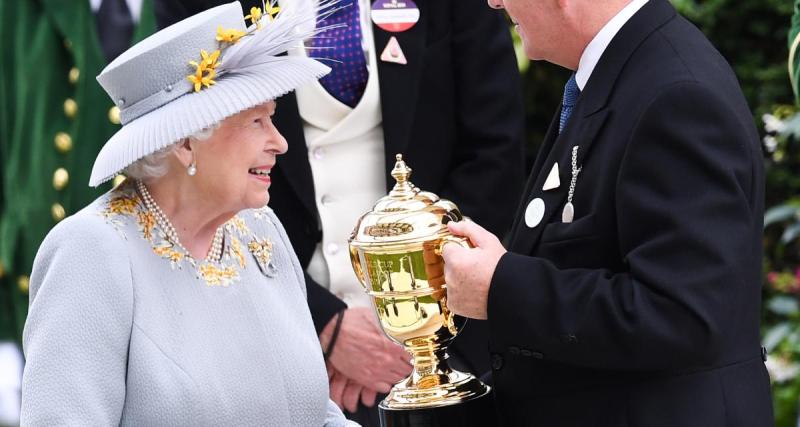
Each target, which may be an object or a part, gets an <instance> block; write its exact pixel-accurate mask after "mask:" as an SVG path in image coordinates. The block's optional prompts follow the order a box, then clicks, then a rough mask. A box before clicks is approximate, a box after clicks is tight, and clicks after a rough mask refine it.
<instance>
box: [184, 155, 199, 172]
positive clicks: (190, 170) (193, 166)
mask: <svg viewBox="0 0 800 427" xmlns="http://www.w3.org/2000/svg"><path fill="white" fill-rule="evenodd" d="M186 173H188V174H189V176H195V175H197V164H196V163H195V161H194V155H192V164H191V165H189V167H188V168H186Z"/></svg>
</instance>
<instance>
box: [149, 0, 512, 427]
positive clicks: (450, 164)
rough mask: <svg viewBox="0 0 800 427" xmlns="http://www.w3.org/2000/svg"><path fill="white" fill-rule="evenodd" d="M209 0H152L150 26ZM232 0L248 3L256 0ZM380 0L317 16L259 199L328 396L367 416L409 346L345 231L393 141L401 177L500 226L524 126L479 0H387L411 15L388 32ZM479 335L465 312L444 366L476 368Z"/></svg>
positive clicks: (501, 47) (505, 52)
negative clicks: (315, 35)
mask: <svg viewBox="0 0 800 427" xmlns="http://www.w3.org/2000/svg"><path fill="white" fill-rule="evenodd" d="M305 1H310V0H282V1H281V2H280V3H279V4H280V7H281V8H290V7H293V6H295V5H297V4H299V3H301V2H305ZM217 3H222V1H220V0H158V1H157V2H156V15H157V17H158V18H159V25H160V26H162V27H163V26H164V25H166V24H168V23H171V22H174V21H176V20H178V19H180V18H181V17H183V16H186V14H188V13H196V12H197V11H199V10H195V9H196V8H198V7H199V8H205V7H211V6H213V5H214V4H217ZM242 3H243V5H244V6H245V10H249V8H250V7H251V6H253V3H257V4H260V3H261V2H260V0H258V1H257V2H254V1H252V0H251V1H242ZM381 3H388V2H374V1H373V0H341V1H340V3H339V4H338V5H337V6H338V7H340V8H341V9H340V11H339V12H337V13H336V14H334V15H333V16H331V17H329V18H328V19H326V20H325V21H324V22H323V23H322V24H323V25H342V24H343V25H345V28H343V29H338V30H335V31H330V32H328V33H324V34H323V36H324V37H323V38H319V39H317V40H314V41H309V42H308V43H307V47H309V48H310V50H309V52H310V54H311V55H315V56H317V57H321V58H329V59H334V60H336V61H329V62H326V64H328V65H330V66H331V67H332V68H333V71H332V72H331V74H330V75H329V76H327V77H326V78H324V79H322V81H321V82H320V83H314V84H311V85H308V86H307V87H303V88H300V89H299V90H298V91H297V92H296V93H292V94H290V95H287V96H285V97H283V98H280V99H279V100H278V101H277V104H278V108H277V110H276V114H275V116H274V117H273V122H274V123H275V125H276V126H277V127H278V129H280V130H281V132H282V133H283V135H284V136H285V137H286V139H287V141H288V142H289V151H288V152H287V154H285V155H283V156H282V157H281V162H280V165H278V166H277V167H276V168H275V169H273V171H272V173H271V178H272V186H271V187H270V194H271V199H270V207H272V208H273V209H274V210H275V212H276V213H277V215H278V216H279V217H280V218H281V221H282V222H283V225H284V226H285V227H286V231H287V233H288V235H289V237H290V239H291V242H292V245H293V246H294V249H295V251H296V252H297V255H298V258H299V260H300V263H301V264H302V265H303V267H304V268H305V269H306V272H307V275H306V283H307V289H308V303H309V306H310V309H311V314H312V317H313V318H314V323H315V325H316V327H317V332H318V333H319V335H320V341H321V345H322V348H323V350H324V351H325V353H326V355H327V356H328V357H327V362H328V367H329V370H330V372H331V373H332V374H333V375H332V379H331V397H332V398H333V399H334V400H335V401H336V402H337V403H339V404H340V405H341V406H342V407H343V409H345V410H346V415H348V417H350V418H351V419H354V420H356V421H358V422H360V423H361V424H363V425H374V426H377V425H378V420H377V412H376V411H375V410H374V408H373V409H372V410H367V408H365V405H368V406H373V405H374V404H375V401H376V393H375V392H376V391H379V392H386V391H388V390H389V387H390V386H391V385H392V384H393V383H394V382H396V381H399V380H400V379H401V378H403V377H405V376H406V375H407V374H408V373H410V366H409V364H408V360H409V356H408V354H407V353H406V352H405V351H404V350H402V348H401V347H399V346H398V345H396V344H394V343H392V342H391V341H389V340H388V339H387V338H386V337H385V335H384V333H383V332H382V330H380V328H379V327H378V326H377V323H376V320H375V314H374V309H373V308H372V307H371V303H370V300H369V297H368V296H367V294H366V292H365V291H364V289H363V287H362V286H361V285H360V284H359V283H358V281H357V279H356V277H355V275H354V273H353V271H352V267H351V264H350V260H349V253H348V250H347V238H348V237H349V235H350V232H351V231H352V229H353V227H354V226H355V224H356V222H357V219H358V218H359V217H360V216H361V215H362V214H364V213H366V212H367V211H369V210H371V208H372V206H373V204H374V203H375V202H376V201H377V200H378V199H379V198H380V197H382V196H384V195H385V194H386V193H387V192H388V190H389V189H391V187H392V186H393V185H394V182H393V179H392V178H391V176H390V175H389V172H390V171H391V169H392V167H393V166H394V164H395V154H397V153H402V154H403V158H404V159H405V160H406V161H407V162H408V164H409V165H410V166H411V167H412V168H413V169H414V173H413V176H412V180H413V182H414V184H415V185H417V186H418V187H420V188H422V189H424V190H426V191H431V192H434V193H437V194H438V195H439V196H441V197H443V198H447V199H450V200H453V201H455V202H456V203H458V205H459V208H460V209H461V211H462V212H463V213H464V214H465V215H468V216H470V217H472V218H473V219H475V220H476V221H479V222H481V223H482V224H485V225H486V227H487V228H488V229H490V230H492V232H494V233H497V234H499V235H502V234H504V233H506V232H507V231H508V230H509V229H510V227H511V222H512V219H513V210H514V206H515V204H516V201H517V197H518V195H519V191H521V189H522V179H523V178H522V176H523V172H522V171H523V147H522V135H523V128H524V123H523V120H524V119H523V107H522V99H521V88H520V79H519V72H518V70H517V67H516V60H515V57H514V51H513V46H512V43H511V37H510V34H509V31H508V26H507V22H506V20H505V19H504V17H503V16H502V14H501V13H500V12H498V11H494V10H491V9H489V8H487V7H486V4H485V3H484V1H483V0H416V1H415V2H413V3H411V2H401V3H405V4H407V5H408V4H415V5H416V7H417V8H418V10H419V21H418V22H416V24H414V25H413V26H412V27H411V28H410V29H408V30H406V31H401V32H392V31H390V30H387V29H384V28H382V27H381V26H378V25H376V24H375V23H374V21H373V20H372V19H371V16H370V15H371V11H372V9H373V8H374V7H376V5H379V4H381ZM395 42H396V45H395V44H394V43H395ZM392 46H395V49H392ZM339 316H342V320H341V325H340V329H339V332H338V337H337V338H336V339H335V340H333V339H332V336H333V334H334V331H335V330H336V323H337V320H338V318H339ZM487 339H488V338H487V332H486V325H485V323H484V322H479V321H471V322H469V324H468V325H467V326H466V327H465V328H464V330H463V331H462V332H461V333H460V334H459V336H458V338H457V339H456V340H455V341H454V342H453V344H452V345H451V346H450V347H449V350H450V355H451V360H450V362H451V366H453V367H454V368H456V369H460V370H464V371H470V372H472V373H474V374H477V375H481V374H484V373H486V372H488V371H489V358H488V355H487V353H486V342H487ZM359 402H360V404H359Z"/></svg>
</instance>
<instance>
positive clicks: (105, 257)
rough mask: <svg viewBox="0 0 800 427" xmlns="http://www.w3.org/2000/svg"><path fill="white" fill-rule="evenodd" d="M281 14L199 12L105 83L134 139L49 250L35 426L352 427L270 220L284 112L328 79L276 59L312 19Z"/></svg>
mask: <svg viewBox="0 0 800 427" xmlns="http://www.w3.org/2000/svg"><path fill="white" fill-rule="evenodd" d="M329 6H330V4H329V3H328V4H327V6H322V7H329ZM275 9H276V8H274V7H271V6H268V7H267V10H266V11H261V10H260V9H253V10H251V11H250V14H249V15H248V16H247V18H248V19H250V20H251V21H252V23H253V24H252V25H251V26H250V27H245V26H244V20H243V19H242V18H243V13H242V10H241V6H239V3H237V2H234V3H231V4H228V5H224V6H220V7H217V8H214V9H211V10H209V11H206V12H203V13H201V14H198V15H195V16H193V17H191V18H189V19H187V20H185V21H182V22H180V23H178V24H175V25H174V26H172V27H169V28H167V29H164V30H163V31H161V32H159V33H157V34H155V35H154V36H152V37H151V38H149V39H147V40H144V41H142V42H141V43H140V44H138V45H136V46H134V47H133V48H131V49H130V50H129V51H128V52H126V53H124V54H123V55H121V56H120V57H119V58H118V59H117V60H115V61H114V62H113V63H112V64H110V65H109V66H108V67H107V68H106V69H105V70H104V71H103V73H102V74H101V75H100V76H99V77H98V80H99V81H100V83H101V84H102V85H103V87H104V89H105V90H106V91H107V92H108V93H109V95H110V96H111V97H112V99H113V100H114V102H115V103H116V104H117V105H118V106H120V108H121V115H122V119H123V124H124V126H123V128H122V129H121V130H120V131H119V132H118V133H117V134H116V135H114V137H113V138H112V139H111V140H110V141H109V142H108V143H107V144H106V146H105V147H104V148H103V150H102V151H101V153H100V155H99V156H98V158H97V160H96V162H95V167H94V169H93V171H92V178H91V182H90V184H91V185H95V186H96V185H99V184H100V183H102V182H104V181H106V180H108V179H110V178H112V177H113V176H115V175H116V174H118V173H120V172H124V173H125V174H126V175H127V176H128V179H127V180H126V181H125V182H124V183H122V184H120V185H118V186H117V187H116V188H114V189H113V190H111V191H110V192H109V193H107V194H105V195H104V196H102V197H100V198H99V199H97V200H96V201H95V202H94V203H92V204H91V205H90V206H88V207H86V208H85V209H83V210H82V211H80V212H78V213H77V214H75V215H73V216H72V217H70V218H68V219H66V220H64V221H63V222H62V223H60V224H59V225H58V226H57V227H55V228H54V229H53V230H52V232H51V233H50V234H49V235H48V236H47V238H46V239H45V241H44V243H42V246H41V248H40V249H39V253H38V255H37V257H36V262H35V265H34V272H33V276H32V278H31V287H30V291H31V292H30V314H29V317H28V322H27V324H26V326H25V332H24V350H25V355H26V357H27V365H26V367H25V373H24V378H23V404H22V406H23V407H22V424H23V425H37V426H38V425H106V426H107V425H136V426H155V425H170V426H173V425H192V426H205V425H214V426H222V425H262V426H263V425H275V426H290V425H292V426H322V425H326V426H339V425H348V421H346V420H345V419H344V417H343V416H342V414H341V412H340V411H339V409H338V408H337V407H336V405H335V404H334V403H332V402H331V401H330V400H329V399H328V381H327V375H326V371H325V366H324V363H323V360H322V355H321V352H320V345H319V342H318V340H317V336H316V334H315V332H314V328H313V325H312V322H311V317H310V315H309V312H308V308H307V305H306V302H305V286H304V282H303V274H302V271H301V269H300V267H299V265H298V262H297V260H296V259H295V256H294V252H293V251H292V248H291V247H290V245H289V241H288V239H287V238H286V234H285V233H284V230H283V228H282V227H281V224H280V222H279V220H278V219H277V218H276V217H275V215H274V214H273V213H272V211H271V210H270V209H269V208H268V207H265V206H266V204H267V202H268V200H269V186H270V176H269V175H270V170H271V168H272V167H273V166H274V165H275V161H276V157H277V156H278V155H279V154H282V153H284V152H285V151H286V149H287V144H286V141H285V140H284V138H283V137H282V136H281V134H280V133H279V132H278V130H277V129H276V128H275V127H274V126H273V125H272V122H271V118H270V117H271V116H272V114H273V113H274V112H275V107H276V106H275V102H274V101H273V99H275V98H276V97H278V96H280V95H282V94H283V93H286V92H287V91H289V90H292V89H294V88H295V87H297V86H298V85H300V84H303V83H305V82H308V81H312V80H313V79H316V78H319V77H320V76H322V75H324V74H325V73H326V72H327V71H328V68H327V67H325V66H324V65H322V64H320V63H318V62H316V61H314V60H312V59H308V58H295V57H288V56H281V55H280V53H282V51H284V50H285V47H287V46H289V45H291V44H294V43H295V42H297V41H298V40H299V39H302V38H304V37H307V36H309V34H308V33H305V34H303V33H302V32H301V31H296V29H295V28H296V27H297V26H298V24H301V23H304V24H307V22H305V21H307V20H308V19H314V15H315V12H316V11H309V12H310V13H302V11H296V13H294V14H284V13H283V12H279V13H277V16H273V15H274V13H275V12H276V10H275ZM323 13H324V12H323ZM307 16H310V18H307ZM306 27H307V25H306ZM311 27H313V25H312V26H311ZM190 61H191V63H190Z"/></svg>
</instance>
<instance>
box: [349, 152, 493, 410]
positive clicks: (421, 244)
mask: <svg viewBox="0 0 800 427" xmlns="http://www.w3.org/2000/svg"><path fill="white" fill-rule="evenodd" d="M410 175H411V169H410V168H409V167H408V166H406V164H405V162H404V161H403V158H402V155H400V154H398V155H397V163H396V164H395V167H394V169H393V170H392V176H393V177H394V178H395V180H396V181H397V183H396V185H395V186H394V188H393V189H392V191H391V192H389V194H388V195H387V196H385V197H383V198H381V199H380V200H378V202H377V203H376V204H375V206H374V207H373V209H372V211H370V212H368V213H366V214H365V215H363V216H362V217H361V218H360V219H359V221H358V223H357V225H356V227H355V229H354V230H353V233H352V235H351V236H350V240H349V243H350V259H351V261H352V264H353V270H354V271H355V273H356V276H358V279H359V281H360V282H361V284H362V285H363V286H364V287H365V289H366V291H367V293H368V294H369V295H370V297H371V299H372V303H373V306H374V308H375V311H376V313H377V315H378V319H379V321H380V324H381V327H382V328H383V331H384V332H385V333H386V335H387V336H389V338H390V339H392V340H393V341H395V342H397V343H398V344H400V345H402V346H404V347H405V349H406V350H407V351H408V352H409V353H411V355H412V357H413V371H412V373H411V375H410V376H409V377H408V378H406V379H404V380H403V381H401V382H399V383H397V384H396V385H395V386H394V387H393V388H392V390H391V391H390V392H389V395H388V396H387V397H386V399H384V400H383V401H382V402H381V403H380V408H381V409H382V410H407V409H422V408H436V407H442V406H449V405H456V404H460V403H464V402H466V401H469V400H470V399H475V398H478V397H482V396H486V395H487V394H488V393H489V391H490V388H489V387H488V386H487V385H485V384H483V383H482V382H481V381H480V380H478V379H477V378H475V377H474V376H473V375H472V374H469V373H463V372H459V371H456V370H453V369H451V368H450V367H449V366H448V364H447V358H448V356H447V346H448V344H449V343H450V342H451V341H452V340H453V339H454V338H455V337H456V335H458V332H459V331H460V330H461V329H462V328H463V327H464V325H465V323H466V319H465V318H463V317H460V316H457V315H454V314H453V313H452V312H451V311H450V310H448V308H447V285H446V284H445V280H444V261H443V260H442V257H441V251H442V248H443V247H444V245H445V244H448V243H456V244H460V245H464V246H469V245H470V243H469V241H468V240H466V239H464V238H460V237H456V236H453V235H452V234H450V232H449V231H448V229H447V225H446V224H447V223H448V222H449V221H459V220H461V219H462V215H461V212H460V211H459V209H458V207H457V206H456V205H455V204H454V203H452V202H450V201H449V200H444V199H440V198H439V197H438V196H436V195H435V194H433V193H429V192H425V191H421V190H420V189H419V188H416V187H415V186H414V185H413V184H412V183H411V182H410V181H409V180H408V179H409V177H410Z"/></svg>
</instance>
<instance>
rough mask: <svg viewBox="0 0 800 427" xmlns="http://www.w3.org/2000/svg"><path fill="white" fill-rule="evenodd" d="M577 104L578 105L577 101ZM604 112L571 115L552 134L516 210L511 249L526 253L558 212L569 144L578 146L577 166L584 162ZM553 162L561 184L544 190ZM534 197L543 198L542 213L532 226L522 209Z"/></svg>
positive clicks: (564, 189)
mask: <svg viewBox="0 0 800 427" xmlns="http://www.w3.org/2000/svg"><path fill="white" fill-rule="evenodd" d="M578 106H580V101H579V105H578ZM577 112H578V108H577V107H576V113H577ZM607 116H608V111H607V110H605V109H604V110H601V111H598V112H596V113H594V114H591V115H589V116H587V117H584V118H582V119H580V120H578V119H579V117H573V120H575V121H574V122H573V123H570V124H569V125H567V127H566V128H565V129H564V132H563V133H562V134H561V135H559V136H558V137H557V138H555V142H554V144H553V148H552V149H551V150H550V153H549V154H548V155H547V158H546V159H545V160H544V161H543V162H542V164H540V165H539V168H538V169H536V170H537V171H538V173H537V174H536V178H535V179H534V180H533V184H532V186H530V187H529V189H528V192H526V193H525V194H527V198H526V199H525V203H524V204H523V205H522V207H521V208H520V212H519V213H518V215H519V216H518V218H517V227H516V232H515V233H514V239H513V240H512V242H511V250H512V251H514V252H518V253H529V252H530V251H531V250H532V249H533V248H534V247H535V246H536V244H537V243H538V241H539V238H540V237H541V234H542V231H543V230H544V228H545V226H546V225H547V224H548V223H550V222H551V221H552V218H553V216H554V215H560V214H561V211H562V209H563V207H564V203H565V200H566V198H567V194H568V192H569V182H570V180H571V178H572V167H571V164H572V148H573V147H574V146H578V147H579V150H578V158H577V164H578V167H579V168H580V167H581V166H582V165H583V164H584V162H586V161H587V160H588V158H589V153H590V152H591V148H592V145H593V143H594V141H595V139H596V138H597V134H598V133H599V132H600V130H601V129H602V127H603V123H605V120H606V117H607ZM557 131H558V128H557V126H556V128H555V129H552V127H551V131H550V132H548V133H552V132H556V133H557ZM538 162H539V160H538V159H537V163H538ZM554 163H558V167H559V178H560V180H561V186H559V187H558V188H556V189H554V190H549V191H544V190H542V187H543V186H544V182H545V180H547V176H548V175H549V174H550V170H551V169H552V167H553V164H554ZM579 182H580V181H579ZM529 185H530V184H529ZM586 185H590V184H586ZM584 188H585V186H584ZM537 198H539V199H542V200H543V201H544V205H545V213H544V217H543V218H542V220H541V222H540V223H539V224H538V225H537V226H535V227H533V228H531V227H528V226H527V224H525V220H524V217H525V210H526V208H527V206H528V203H530V201H531V200H534V199H537Z"/></svg>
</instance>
